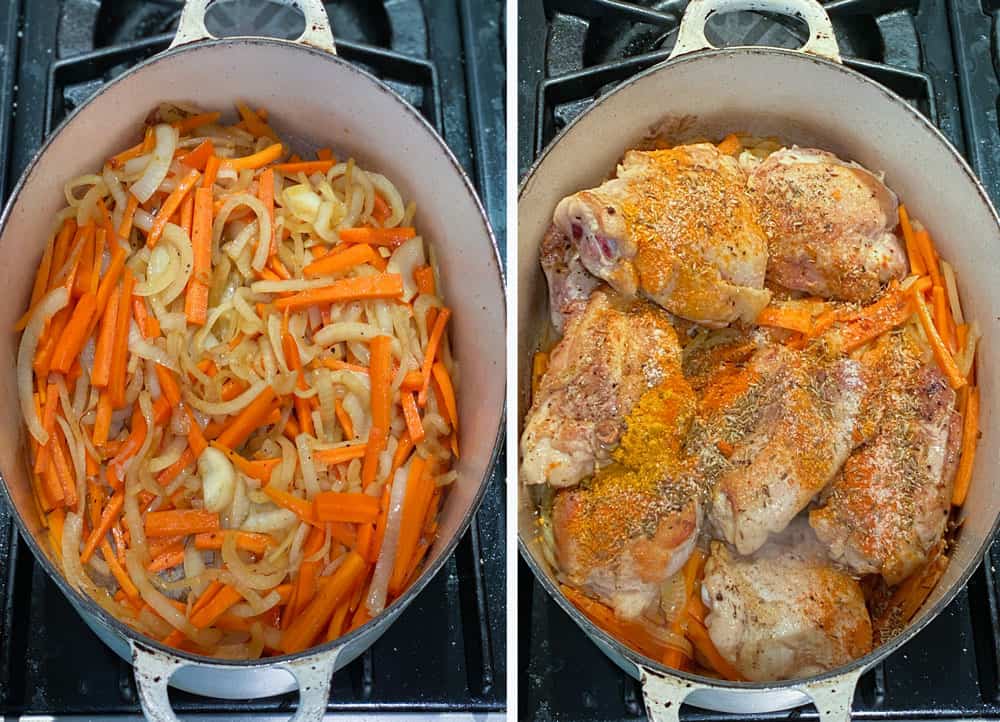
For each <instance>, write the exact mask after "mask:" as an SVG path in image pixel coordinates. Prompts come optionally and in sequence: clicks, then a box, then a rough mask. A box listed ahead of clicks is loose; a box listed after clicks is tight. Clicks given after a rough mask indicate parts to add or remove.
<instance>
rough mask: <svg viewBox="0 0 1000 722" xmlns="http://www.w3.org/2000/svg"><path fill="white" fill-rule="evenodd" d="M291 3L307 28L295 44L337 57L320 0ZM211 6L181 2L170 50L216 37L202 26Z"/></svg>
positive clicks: (202, 0)
mask: <svg viewBox="0 0 1000 722" xmlns="http://www.w3.org/2000/svg"><path fill="white" fill-rule="evenodd" d="M291 2H292V4H294V5H295V6H296V7H297V8H298V9H299V10H300V11H301V12H302V14H303V15H304V16H305V19H306V29H305V30H304V31H303V33H302V35H300V36H299V38H298V39H297V40H296V41H295V42H296V43H301V44H303V45H311V46H312V47H314V48H318V49H320V50H325V51H326V52H328V53H330V54H331V55H336V54H337V46H336V45H335V44H334V42H333V31H332V30H331V29H330V19H329V18H328V17H327V15H326V8H325V7H323V0H291ZM211 3H212V0H187V2H185V3H184V8H183V9H182V10H181V19H180V21H179V22H178V23H177V34H176V35H174V40H173V42H172V43H170V47H171V48H176V47H177V46H178V45H186V44H188V43H195V42H198V41H199V40H211V39H214V38H215V36H214V35H212V33H210V32H208V28H207V27H205V14H206V13H207V12H208V6H209V5H211Z"/></svg>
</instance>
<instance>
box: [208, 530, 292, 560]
mask: <svg viewBox="0 0 1000 722" xmlns="http://www.w3.org/2000/svg"><path fill="white" fill-rule="evenodd" d="M226 534H236V547H237V548H238V549H242V550H244V551H248V552H252V553H254V554H256V555H258V556H260V555H262V554H263V553H264V552H266V551H267V548H268V547H269V546H271V545H272V544H273V543H274V540H273V539H272V538H271V537H269V536H268V535H267V534H258V533H256V532H249V531H237V532H232V531H228V532H227V531H209V532H203V533H201V534H196V535H195V537H194V548H195V549H200V550H202V551H219V550H220V549H222V542H223V541H225V538H226Z"/></svg>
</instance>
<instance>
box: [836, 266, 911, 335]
mask: <svg viewBox="0 0 1000 722" xmlns="http://www.w3.org/2000/svg"><path fill="white" fill-rule="evenodd" d="M923 280H924V281H926V279H923ZM926 289H927V283H924V282H921V281H917V282H916V283H914V284H913V286H911V288H910V290H915V292H916V293H918V294H921V297H923V296H922V294H923V292H924V291H925V290H926ZM912 296H913V294H910V293H907V292H906V291H902V290H900V289H899V288H898V287H896V286H895V285H890V288H889V290H888V291H887V292H886V294H885V295H884V296H882V298H880V299H879V300H877V301H876V302H875V303H873V304H871V305H870V306H866V307H865V308H863V309H861V310H860V311H859V312H858V313H857V314H855V315H854V317H853V318H851V319H850V321H849V322H848V323H847V325H846V326H845V328H844V329H843V330H842V331H841V332H840V334H841V335H840V340H841V346H842V348H843V350H844V351H845V352H846V353H850V352H851V351H853V350H854V349H856V348H860V347H861V346H864V345H865V344H866V343H868V342H869V341H871V340H872V339H873V338H876V337H877V336H880V335H882V334H883V333H885V332H886V331H889V330H891V329H893V328H895V327H896V326H899V325H900V324H902V323H903V322H905V321H906V320H907V319H908V318H910V316H912V315H913V302H912Z"/></svg>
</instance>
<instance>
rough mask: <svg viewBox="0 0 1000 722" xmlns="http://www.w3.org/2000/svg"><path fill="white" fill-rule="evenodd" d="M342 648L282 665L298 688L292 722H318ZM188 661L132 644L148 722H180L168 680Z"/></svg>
mask: <svg viewBox="0 0 1000 722" xmlns="http://www.w3.org/2000/svg"><path fill="white" fill-rule="evenodd" d="M340 650H341V648H336V649H334V650H333V651H326V652H323V653H321V654H316V655H312V656H310V657H304V658H302V659H297V660H295V661H293V662H287V663H285V664H283V665H281V669H284V670H285V671H287V672H288V673H289V674H291V675H292V676H293V677H295V681H296V682H298V685H299V705H298V710H297V711H296V713H295V716H294V717H292V719H291V722H320V721H321V720H322V719H323V715H324V714H325V713H326V705H327V702H328V701H329V698H330V682H331V679H332V677H333V673H334V671H335V670H336V668H337V658H338V657H339V656H340ZM186 665H187V662H186V661H184V660H183V659H181V658H179V657H175V656H174V655H172V654H168V653H166V652H161V651H159V650H155V649H150V648H149V647H146V646H145V645H143V644H140V643H139V642H132V668H133V670H134V672H135V686H136V688H137V689H138V690H139V704H140V705H141V706H142V713H143V715H145V717H146V719H147V720H149V721H150V722H180V719H179V718H178V717H177V715H176V714H174V710H173V708H172V707H171V706H170V695H169V692H168V690H167V688H168V686H169V684H170V677H171V676H172V675H173V673H174V672H176V671H177V670H179V669H180V668H181V667H184V666H186Z"/></svg>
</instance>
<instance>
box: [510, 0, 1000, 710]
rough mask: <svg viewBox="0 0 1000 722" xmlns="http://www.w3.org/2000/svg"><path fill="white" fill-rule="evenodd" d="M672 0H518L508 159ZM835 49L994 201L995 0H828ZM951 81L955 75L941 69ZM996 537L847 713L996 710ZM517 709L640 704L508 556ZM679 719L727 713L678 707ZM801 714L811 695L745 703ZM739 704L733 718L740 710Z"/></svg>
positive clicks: (645, 41)
mask: <svg viewBox="0 0 1000 722" xmlns="http://www.w3.org/2000/svg"><path fill="white" fill-rule="evenodd" d="M685 6H686V2H685V1H684V0H665V1H663V0H661V1H653V0H643V1H642V2H639V3H628V2H621V1H620V0H521V2H520V5H519V15H520V17H519V26H518V30H519V44H520V50H519V57H518V63H519V68H518V69H519V87H518V98H519V102H520V105H519V108H518V168H519V169H520V174H521V175H522V176H523V175H524V174H525V173H526V172H527V169H528V168H529V167H530V165H531V163H532V162H533V160H534V159H535V158H536V157H537V156H538V154H539V153H540V152H541V150H542V149H543V148H544V147H545V146H546V145H547V144H548V143H549V142H550V141H551V140H552V139H553V138H554V137H555V135H556V134H557V133H558V132H559V131H560V130H561V129H562V128H564V127H565V126H566V124H567V123H569V122H570V121H571V120H572V119H573V118H574V117H576V115H578V114H579V113H580V112H581V111H582V110H584V109H585V108H586V107H588V106H589V105H590V104H591V103H592V102H593V100H594V98H595V97H598V96H600V95H601V94H602V93H605V92H607V91H608V90H610V89H612V88H614V87H615V85H617V84H618V83H620V82H622V81H623V80H625V79H627V78H629V77H631V76H633V75H635V74H636V73H638V72H641V71H642V70H645V69H646V68H649V67H651V66H653V65H655V64H656V63H659V62H661V61H663V60H665V59H666V58H667V57H668V56H669V54H670V49H671V48H672V47H673V44H674V40H675V37H676V30H677V25H678V21H679V17H680V13H681V12H682V11H683V8H684V7H685ZM824 6H825V7H826V9H827V11H828V12H829V13H830V15H831V18H832V20H833V23H834V29H835V32H836V35H837V39H838V42H839V43H840V47H841V52H842V54H843V55H844V62H845V64H847V65H848V66H849V67H852V68H854V69H855V70H858V71H859V72H861V73H863V74H865V75H868V76H869V77H871V78H873V79H875V80H877V81H878V82H880V83H883V84H884V85H886V86H888V87H889V88H891V89H892V90H894V91H895V92H896V93H898V94H899V95H901V96H902V97H904V98H906V99H907V100H908V101H909V102H910V103H911V104H913V105H914V106H915V107H916V108H918V109H919V110H920V111H921V112H923V113H924V114H925V115H927V116H928V117H929V118H930V119H931V120H933V121H934V122H935V123H936V124H937V126H938V127H939V128H940V129H941V131H942V132H943V133H944V134H945V136H947V137H948V139H949V140H950V141H951V142H952V143H953V144H954V145H955V146H956V147H957V148H958V149H959V151H961V152H963V153H966V154H967V156H968V158H969V160H970V162H971V163H972V164H973V166H974V168H975V170H976V171H977V173H978V174H979V175H980V177H981V178H982V179H983V181H984V184H985V185H986V187H987V190H988V191H989V192H990V193H991V195H992V196H993V199H994V201H995V202H996V201H1000V162H998V159H1000V125H998V109H1000V76H998V72H1000V70H998V69H1000V47H998V40H997V30H998V28H997V23H998V19H1000V1H998V0H983V2H982V4H980V3H978V2H967V1H966V0H833V1H832V2H825V3H824ZM706 34H707V35H708V37H709V39H710V40H711V41H712V42H713V43H714V44H716V45H727V44H747V43H750V44H774V45H779V46H781V47H798V46H799V45H801V43H802V42H803V41H804V40H805V37H806V33H805V28H804V27H800V26H799V25H797V24H796V23H794V22H789V21H788V20H787V19H785V20H776V19H775V18H771V17H768V16H762V15H758V14H754V13H732V14H727V15H724V16H722V17H721V18H719V19H718V22H717V23H715V24H713V23H712V22H710V23H709V27H708V29H707V31H706ZM956 81H957V82H956ZM998 563H1000V543H995V544H994V547H993V549H992V550H991V552H990V553H989V554H987V558H986V560H985V563H984V564H983V565H982V566H980V568H979V569H978V570H977V571H976V573H975V574H974V575H973V577H972V579H971V581H970V582H969V585H968V587H967V588H966V589H964V590H963V591H962V592H961V593H960V594H959V595H958V597H957V598H956V599H955V601H954V602H952V604H951V605H950V606H949V607H948V608H947V609H946V610H945V611H944V612H943V613H942V614H941V615H940V616H939V617H938V618H937V619H935V620H934V621H933V622H932V623H931V624H930V625H929V626H928V627H927V628H926V629H925V630H924V631H923V632H921V633H920V634H919V635H918V636H917V637H916V638H915V639H914V640H913V641H911V642H910V643H909V644H907V645H906V646H905V647H903V648H902V649H901V650H900V651H899V652H897V653H896V654H895V655H893V656H891V657H890V658H889V659H888V660H886V661H885V662H883V663H882V664H879V665H878V666H876V667H875V668H874V669H873V670H872V671H870V672H869V673H867V674H865V675H864V676H863V677H862V679H861V682H860V684H859V685H858V691H857V694H856V695H855V700H854V718H855V719H879V720H912V721H914V722H916V721H918V720H920V721H923V720H940V719H961V720H971V719H977V720H979V719H1000V596H998V590H1000V574H998V573H997V566H998ZM518 578H519V581H520V584H519V599H518V608H519V615H520V619H521V626H520V629H519V630H518V634H519V643H518V646H519V649H520V653H521V655H522V662H521V668H520V669H521V672H520V677H519V685H518V688H519V713H520V717H521V718H523V719H533V720H539V721H541V720H574V721H580V722H584V721H587V720H626V719H638V718H642V717H643V716H644V711H643V703H642V694H641V691H640V689H639V686H638V683H636V682H635V681H634V680H632V679H631V678H630V677H628V676H627V675H625V674H624V673H623V672H622V671H621V670H619V669H618V667H616V666H615V665H614V664H613V663H612V662H610V661H609V660H608V659H607V658H606V657H605V656H604V655H603V654H602V653H601V652H600V651H599V650H598V648H597V647H596V646H595V645H594V644H593V643H592V642H591V641H590V640H589V639H588V638H587V637H586V636H585V635H584V633H583V632H582V631H581V630H580V629H579V628H578V627H577V626H576V624H575V623H574V622H573V621H572V620H571V619H570V618H569V616H568V615H566V614H565V613H564V612H563V611H562V610H561V609H560V608H559V607H558V606H557V605H556V604H555V603H554V602H553V601H552V600H551V599H550V598H549V596H548V594H547V593H546V592H545V590H544V589H542V587H541V586H540V585H539V584H538V583H537V582H536V581H535V580H534V577H533V576H532V574H531V571H530V570H529V569H528V567H527V565H525V564H524V563H523V562H520V564H519V572H518ZM682 718H683V719H691V720H720V722H721V721H723V720H732V719H736V717H734V716H728V715H724V714H720V713H713V712H707V711H705V710H698V709H695V708H691V707H685V708H684V709H683V714H682ZM800 718H801V719H816V712H815V710H813V709H812V708H811V707H808V708H802V709H798V710H794V711H789V712H779V713H774V714H768V715H757V716H754V717H752V719H760V720H782V719H800ZM740 719H749V717H747V716H746V715H741V716H740Z"/></svg>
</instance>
